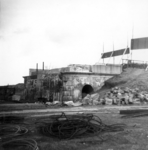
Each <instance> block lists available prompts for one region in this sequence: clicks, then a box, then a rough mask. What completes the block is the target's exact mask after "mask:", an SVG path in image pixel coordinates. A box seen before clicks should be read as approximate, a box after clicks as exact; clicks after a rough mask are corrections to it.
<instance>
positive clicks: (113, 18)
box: [0, 0, 148, 85]
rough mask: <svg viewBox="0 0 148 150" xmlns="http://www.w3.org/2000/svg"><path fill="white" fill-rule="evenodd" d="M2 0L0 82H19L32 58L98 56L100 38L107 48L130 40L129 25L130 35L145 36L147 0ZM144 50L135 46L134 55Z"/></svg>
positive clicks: (52, 60) (59, 60)
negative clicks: (136, 48)
mask: <svg viewBox="0 0 148 150" xmlns="http://www.w3.org/2000/svg"><path fill="white" fill-rule="evenodd" d="M0 2H1V3H0V7H1V8H0V71H1V72H0V85H6V84H17V83H23V78H22V77H23V76H26V75H29V68H36V63H38V64H39V65H38V66H39V68H42V62H44V63H45V67H46V68H55V67H65V66H67V65H69V64H95V63H96V62H98V61H100V62H102V60H100V57H101V53H102V51H103V43H104V51H105V52H108V51H112V50H113V43H114V49H115V50H117V49H122V48H125V47H127V43H128V45H129V46H130V40H131V38H132V29H133V37H134V38H139V37H148V19H147V16H148V9H147V6H148V0H0ZM147 56H148V50H136V51H133V59H136V60H142V59H143V60H145V61H146V60H147V61H148V57H147ZM124 57H125V56H124ZM125 58H127V57H125ZM120 59H121V57H120V58H119V57H118V58H115V62H116V63H119V62H120ZM109 61H110V63H112V60H108V59H105V62H106V63H107V62H109Z"/></svg>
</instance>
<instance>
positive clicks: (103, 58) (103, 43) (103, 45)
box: [103, 43, 104, 64]
mask: <svg viewBox="0 0 148 150" xmlns="http://www.w3.org/2000/svg"><path fill="white" fill-rule="evenodd" d="M103 54H104V43H103ZM103 64H104V58H103Z"/></svg>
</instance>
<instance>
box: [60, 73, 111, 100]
mask: <svg viewBox="0 0 148 150" xmlns="http://www.w3.org/2000/svg"><path fill="white" fill-rule="evenodd" d="M111 77H112V76H111V75H110V76H106V75H91V74H79V73H78V74H63V81H65V82H64V91H63V100H64V101H70V100H73V101H77V100H80V99H82V89H83V87H84V86H85V85H86V84H88V85H91V86H92V88H93V89H94V91H97V90H99V89H100V88H101V87H102V86H103V85H104V81H105V80H107V79H109V78H111Z"/></svg>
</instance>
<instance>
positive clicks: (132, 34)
mask: <svg viewBox="0 0 148 150" xmlns="http://www.w3.org/2000/svg"><path fill="white" fill-rule="evenodd" d="M133 38H134V25H133V28H132V39H133ZM132 55H133V53H132V50H131V61H132Z"/></svg>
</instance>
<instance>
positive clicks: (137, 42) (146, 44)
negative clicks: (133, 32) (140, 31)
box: [131, 37, 148, 50]
mask: <svg viewBox="0 0 148 150" xmlns="http://www.w3.org/2000/svg"><path fill="white" fill-rule="evenodd" d="M135 49H148V37H145V38H136V39H131V50H135Z"/></svg>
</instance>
